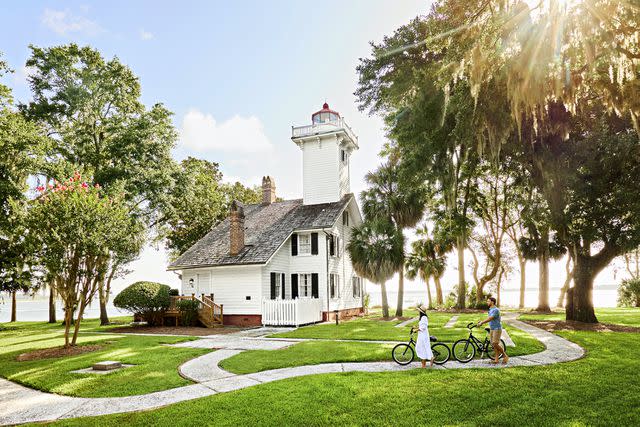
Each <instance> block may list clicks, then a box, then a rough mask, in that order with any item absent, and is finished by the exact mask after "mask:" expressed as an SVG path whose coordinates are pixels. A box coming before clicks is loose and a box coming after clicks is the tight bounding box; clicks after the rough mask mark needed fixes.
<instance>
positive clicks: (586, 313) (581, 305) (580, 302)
mask: <svg viewBox="0 0 640 427" xmlns="http://www.w3.org/2000/svg"><path fill="white" fill-rule="evenodd" d="M574 262H575V264H574V266H573V288H571V290H570V292H568V293H567V310H566V318H567V320H577V321H578V322H585V323H598V318H597V317H596V314H595V311H594V309H593V280H594V279H595V275H596V274H597V271H595V269H594V267H593V265H592V264H593V261H592V260H591V259H590V257H585V256H583V255H577V256H576V257H575V259H574ZM569 298H571V301H569Z"/></svg>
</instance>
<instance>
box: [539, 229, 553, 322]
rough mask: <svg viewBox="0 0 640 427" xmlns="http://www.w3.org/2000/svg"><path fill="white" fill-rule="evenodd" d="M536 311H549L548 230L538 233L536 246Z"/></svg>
mask: <svg viewBox="0 0 640 427" xmlns="http://www.w3.org/2000/svg"><path fill="white" fill-rule="evenodd" d="M538 246H539V249H538V268H539V279H538V308H537V309H536V310H538V311H551V307H550V306H549V229H548V228H544V229H542V230H541V231H540V244H539V245H538Z"/></svg>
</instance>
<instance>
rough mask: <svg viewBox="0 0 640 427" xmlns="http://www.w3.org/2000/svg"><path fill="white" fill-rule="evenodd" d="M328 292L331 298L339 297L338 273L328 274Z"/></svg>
mask: <svg viewBox="0 0 640 427" xmlns="http://www.w3.org/2000/svg"><path fill="white" fill-rule="evenodd" d="M329 292H330V294H331V299H340V275H339V274H338V273H331V274H330V275H329Z"/></svg>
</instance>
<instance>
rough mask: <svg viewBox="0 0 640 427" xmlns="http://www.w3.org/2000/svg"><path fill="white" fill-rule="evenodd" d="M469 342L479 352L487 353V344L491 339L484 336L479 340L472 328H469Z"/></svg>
mask: <svg viewBox="0 0 640 427" xmlns="http://www.w3.org/2000/svg"><path fill="white" fill-rule="evenodd" d="M469 342H470V343H471V344H472V345H473V346H474V347H475V348H476V349H477V350H478V351H479V352H480V353H488V352H489V346H490V345H491V341H489V338H487V337H484V341H480V340H479V339H478V338H476V336H475V335H473V328H469Z"/></svg>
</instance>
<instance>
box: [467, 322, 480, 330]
mask: <svg viewBox="0 0 640 427" xmlns="http://www.w3.org/2000/svg"><path fill="white" fill-rule="evenodd" d="M476 326H478V324H477V323H473V322H471V323H469V324H467V329H473V328H475V327H476Z"/></svg>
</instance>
